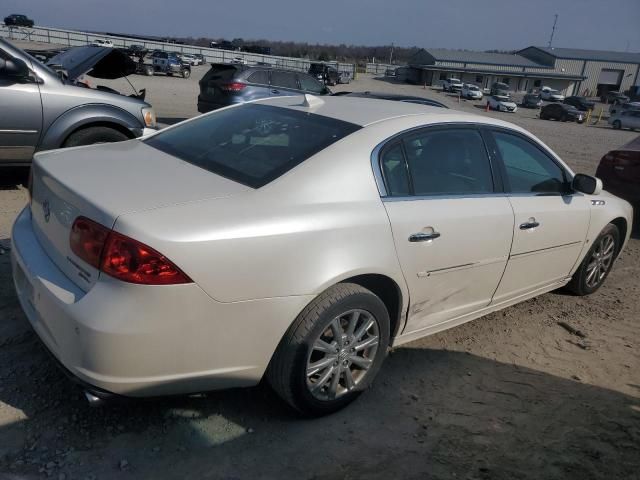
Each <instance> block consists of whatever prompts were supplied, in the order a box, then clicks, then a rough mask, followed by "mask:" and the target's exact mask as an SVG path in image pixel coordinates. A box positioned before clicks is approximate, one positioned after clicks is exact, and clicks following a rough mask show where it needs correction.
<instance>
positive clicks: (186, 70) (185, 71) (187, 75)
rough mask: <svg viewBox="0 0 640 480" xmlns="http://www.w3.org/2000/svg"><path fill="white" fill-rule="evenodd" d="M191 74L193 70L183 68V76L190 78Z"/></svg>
mask: <svg viewBox="0 0 640 480" xmlns="http://www.w3.org/2000/svg"><path fill="white" fill-rule="evenodd" d="M190 76H191V70H188V69H186V68H185V69H184V70H182V78H189V77H190Z"/></svg>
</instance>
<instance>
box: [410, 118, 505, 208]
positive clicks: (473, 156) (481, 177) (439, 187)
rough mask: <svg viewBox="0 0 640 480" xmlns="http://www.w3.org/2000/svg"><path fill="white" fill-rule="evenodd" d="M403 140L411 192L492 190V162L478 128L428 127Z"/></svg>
mask: <svg viewBox="0 0 640 480" xmlns="http://www.w3.org/2000/svg"><path fill="white" fill-rule="evenodd" d="M403 143H404V148H405V152H406V159H407V165H408V168H409V173H410V176H411V187H412V190H413V194H414V195H442V194H451V195H468V194H481V193H490V192H493V178H492V175H491V164H490V162H489V158H488V156H487V153H486V149H485V147H484V142H483V140H482V136H481V135H480V133H479V132H478V131H477V130H475V129H472V128H468V129H467V128H460V129H458V128H456V129H442V130H431V131H430V130H428V129H427V130H424V131H422V132H420V133H416V134H413V135H411V136H408V137H406V138H405V139H404V140H403Z"/></svg>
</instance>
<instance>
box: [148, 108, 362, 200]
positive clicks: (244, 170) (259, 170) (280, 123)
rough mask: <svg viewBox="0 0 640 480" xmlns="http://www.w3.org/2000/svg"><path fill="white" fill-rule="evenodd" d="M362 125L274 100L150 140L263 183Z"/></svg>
mask: <svg viewBox="0 0 640 480" xmlns="http://www.w3.org/2000/svg"><path fill="white" fill-rule="evenodd" d="M360 128H361V127H360V126H358V125H354V124H352V123H348V122H343V121H341V120H336V119H333V118H329V117H324V116H320V115H314V114H311V113H305V112H299V111H295V110H290V109H287V108H279V107H273V106H270V105H255V104H244V105H240V106H237V107H233V108H229V109H226V110H221V111H219V112H215V113H213V114H210V115H203V116H202V117H199V118H197V119H196V120H193V121H191V122H188V123H185V124H184V125H180V126H178V127H175V128H172V129H169V130H167V131H165V132H160V133H159V134H157V135H155V136H153V137H151V138H149V139H148V140H146V141H145V142H146V143H147V145H150V146H152V147H154V148H157V149H158V150H161V151H163V152H165V153H168V154H170V155H173V156H175V157H178V158H180V159H181V160H184V161H185V162H188V163H191V164H193V165H196V166H198V167H200V168H203V169H205V170H208V171H210V172H213V173H215V174H217V175H221V176H223V177H226V178H229V179H231V180H234V181H236V182H239V183H242V184H244V185H247V186H250V187H253V188H260V187H262V186H263V185H266V184H267V183H269V182H271V181H273V180H275V179H276V178H278V177H280V176H281V175H283V174H284V173H285V172H287V171H289V170H291V169H292V168H294V167H295V166H296V165H299V164H300V163H302V162H304V161H305V160H306V159H308V158H309V157H311V156H313V155H315V154H316V153H318V152H319V151H321V150H323V149H325V148H327V147H328V146H330V145H331V144H333V143H335V142H337V141H339V140H341V139H342V138H344V137H346V136H347V135H350V134H351V133H353V132H355V131H356V130H359V129H360Z"/></svg>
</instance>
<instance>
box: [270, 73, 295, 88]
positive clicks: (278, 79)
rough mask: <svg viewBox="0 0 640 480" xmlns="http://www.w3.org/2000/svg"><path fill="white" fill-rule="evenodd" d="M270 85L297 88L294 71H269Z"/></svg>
mask: <svg viewBox="0 0 640 480" xmlns="http://www.w3.org/2000/svg"><path fill="white" fill-rule="evenodd" d="M271 85H272V86H274V87H280V88H290V89H293V90H297V89H298V83H297V82H296V75H295V73H289V72H278V71H273V72H271Z"/></svg>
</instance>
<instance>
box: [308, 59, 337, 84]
mask: <svg viewBox="0 0 640 480" xmlns="http://www.w3.org/2000/svg"><path fill="white" fill-rule="evenodd" d="M308 73H309V75H311V76H313V77H314V78H317V79H318V80H320V81H321V82H322V83H324V84H325V85H337V84H338V82H339V81H340V74H339V73H338V70H336V69H335V68H334V67H332V66H330V65H327V64H326V63H312V64H311V65H310V66H309V72H308Z"/></svg>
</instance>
